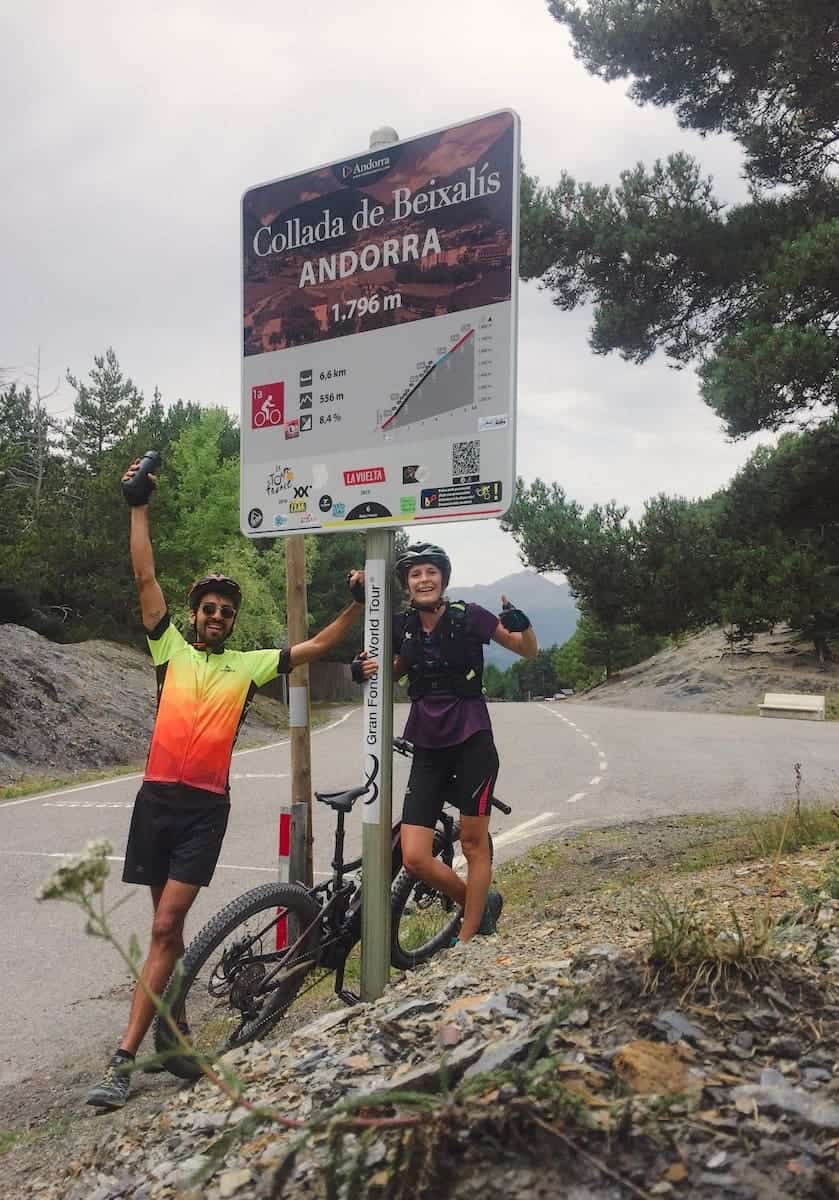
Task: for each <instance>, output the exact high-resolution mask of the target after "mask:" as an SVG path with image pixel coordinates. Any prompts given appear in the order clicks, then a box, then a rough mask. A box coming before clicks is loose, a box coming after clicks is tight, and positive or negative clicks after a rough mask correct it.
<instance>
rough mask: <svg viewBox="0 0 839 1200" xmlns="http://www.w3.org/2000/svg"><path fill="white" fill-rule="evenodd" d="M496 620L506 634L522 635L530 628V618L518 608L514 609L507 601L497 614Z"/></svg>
mask: <svg viewBox="0 0 839 1200" xmlns="http://www.w3.org/2000/svg"><path fill="white" fill-rule="evenodd" d="M498 620H499V621H500V622H501V624H502V625H503V626H504V628H505V629H506V630H507V632H508V633H524V631H525V630H526V629H529V628H530V618H529V617H528V616H526V614H525V613H523V612H522V611H521V609H520V608H514V607H513V605H512V604H511V603H510V601H509V600H508V601H507V603H506V604H505V605H504V607H503V608H502V610H501V612H500V613H499V614H498Z"/></svg>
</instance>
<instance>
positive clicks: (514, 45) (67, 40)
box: [0, 0, 754, 585]
mask: <svg viewBox="0 0 839 1200" xmlns="http://www.w3.org/2000/svg"><path fill="white" fill-rule="evenodd" d="M264 12H265V15H263V13H262V12H261V11H260V10H259V8H258V6H254V5H247V6H246V5H237V4H233V3H229V2H225V3H222V2H220V0H201V2H200V3H199V2H198V0H196V2H185V3H179V2H178V0H167V2H166V3H158V2H154V0H152V2H149V0H146V3H144V4H137V3H136V2H135V3H131V4H129V3H127V2H125V0H111V2H110V3H107V4H106V3H104V2H102V3H93V2H88V0H73V3H66V0H42V2H40V3H39V2H38V0H35V2H34V3H32V4H30V5H11V4H7V5H4V6H3V11H2V12H0V79H2V80H3V84H4V85H5V88H6V91H7V94H6V97H5V103H4V104H3V113H4V118H5V119H4V126H5V128H4V130H3V135H4V136H3V160H4V161H3V167H4V169H3V173H2V175H3V184H2V194H1V195H0V204H2V206H3V219H2V231H1V232H0V237H2V264H3V277H4V278H3V283H4V286H3V289H2V296H1V297H0V365H3V366H8V367H11V368H13V369H14V371H15V373H17V374H19V375H22V374H23V372H24V371H25V370H26V369H27V368H28V367H30V366H31V364H32V363H33V361H34V359H35V356H36V353H37V351H38V348H39V347H40V352H41V362H42V376H43V386H44V387H49V386H50V385H54V384H55V382H56V381H57V380H58V379H59V378H61V377H62V376H63V374H64V371H65V370H66V369H67V368H68V367H69V368H70V369H71V370H72V371H73V372H74V374H77V375H82V376H84V375H86V374H87V371H88V370H89V368H90V366H91V365H92V360H93V356H94V354H98V353H102V352H103V351H104V349H105V348H106V347H107V346H109V345H112V346H113V347H114V348H115V350H116V352H117V355H118V357H119V360H120V362H121V364H122V366H123V368H124V370H125V371H126V372H127V373H128V374H129V375H131V377H132V378H133V379H134V381H135V383H137V385H138V386H139V387H140V388H141V389H142V390H143V391H144V392H145V393H146V395H147V396H150V395H151V393H152V390H153V388H154V387H155V385H157V386H158V387H160V389H161V391H162V393H163V397H164V400H166V401H174V400H175V399H177V398H178V397H182V398H183V399H185V400H196V401H199V402H201V403H202V404H223V405H227V406H229V407H230V408H232V409H236V410H238V407H239V372H240V324H241V322H240V319H239V271H240V266H239V201H240V196H241V193H242V191H243V190H244V189H245V188H246V187H248V186H250V185H253V184H255V183H257V182H260V181H262V180H265V179H270V178H274V177H279V176H283V175H287V174H292V173H294V172H297V171H303V170H305V169H306V168H307V167H311V166H314V165H317V164H319V163H322V162H328V161H331V160H333V159H337V158H342V157H347V156H349V155H352V154H353V153H355V152H357V151H360V150H363V149H365V148H366V146H367V142H368V136H369V133H370V131H371V129H373V128H375V127H376V126H379V125H382V124H390V125H393V126H394V127H395V128H396V129H397V130H398V132H399V134H400V136H401V137H410V136H414V135H416V134H418V133H421V132H423V131H424V130H427V129H435V128H438V127H440V126H444V125H447V124H450V123H454V122H456V121H460V120H463V119H465V118H468V117H471V116H476V115H478V114H481V113H484V112H489V111H491V110H494V109H497V108H502V107H512V108H515V109H516V110H517V111H518V112H519V114H520V116H521V119H522V147H523V155H524V161H525V164H526V166H527V168H528V169H529V170H530V171H532V172H535V173H536V174H537V175H539V176H540V178H541V179H542V180H543V182H545V183H549V182H553V181H555V180H556V178H557V177H558V175H559V173H560V171H562V170H567V171H569V172H571V173H572V174H573V175H575V176H576V177H577V178H579V179H581V180H583V179H589V180H592V181H595V182H598V183H606V182H615V181H616V180H617V176H618V173H619V171H620V170H621V169H622V168H625V167H630V166H632V165H633V164H634V163H635V162H636V161H639V160H642V161H645V162H647V163H650V162H652V160H653V159H654V158H655V157H657V156H664V155H666V154H668V153H671V152H672V151H675V150H679V149H687V150H688V151H691V152H694V153H696V154H697V155H698V156H699V157H700V159H701V161H702V162H703V164H704V165H705V167H706V169H707V171H709V172H710V173H711V174H713V175H714V177H715V179H716V181H717V185H718V191H719V194H720V195H721V196H722V197H723V198H724V199H726V200H728V201H732V200H737V199H741V198H742V197H743V196H744V194H745V193H744V189H743V185H742V182H741V179H740V157H739V153H738V151H737V148H736V147H735V146H734V145H733V144H732V143H729V142H727V141H726V140H724V139H721V138H715V139H710V140H708V141H706V142H702V141H701V140H700V139H699V138H697V137H695V136H693V135H691V134H687V133H684V132H683V131H680V130H679V129H678V127H677V125H676V123H675V121H674V119H673V117H672V116H671V114H670V113H669V112H661V111H656V110H653V109H644V110H642V109H639V108H636V107H635V106H634V105H633V104H631V103H630V101H629V100H628V99H627V98H626V96H625V91H626V88H625V85H624V84H623V83H617V84H611V85H607V84H604V83H602V82H600V81H599V80H595V79H592V78H591V77H590V76H589V75H587V73H586V72H585V71H584V70H583V68H582V66H581V65H580V64H579V63H577V62H576V61H575V59H574V57H573V55H572V52H571V49H570V46H569V39H568V35H567V33H566V31H565V29H564V28H563V27H562V26H560V25H558V24H557V23H556V22H555V21H553V20H552V18H551V17H550V16H549V15H548V12H547V8H546V5H545V4H544V2H543V0H481V2H480V3H474V2H472V0H424V3H423V4H422V5H414V4H410V5H408V4H400V3H395V2H394V0H389V2H388V3H385V2H383V0H357V2H356V3H354V4H347V3H345V2H343V0H320V2H319V3H318V4H298V3H294V4H292V3H289V2H288V0H285V2H283V0H281V2H280V3H278V4H274V5H271V6H268V8H267V9H265V10H264ZM520 299H521V307H520V343H519V393H518V405H519V408H518V412H519V418H518V463H517V468H518V471H519V473H520V474H523V475H524V476H525V478H526V479H528V480H530V479H532V478H534V477H535V476H537V475H539V476H541V477H542V478H544V479H547V480H556V481H557V482H559V483H561V484H562V486H563V487H564V488H565V489H566V492H567V493H568V495H569V496H571V497H573V498H575V499H577V500H579V501H581V502H582V503H583V504H585V505H589V504H592V503H595V502H604V501H606V500H608V499H610V498H612V497H614V498H615V499H618V500H620V501H622V502H624V503H627V504H629V505H630V506H631V507H632V509H633V511H635V512H640V509H641V506H642V504H643V501H644V500H645V499H646V498H647V497H649V496H651V495H655V494H656V493H658V492H661V491H664V492H669V493H676V494H681V495H686V496H690V497H693V496H701V495H707V494H708V493H710V492H711V491H713V490H714V489H715V488H717V487H719V486H720V485H722V484H724V483H725V482H726V481H727V480H728V479H729V478H730V477H731V475H732V474H733V473H734V472H735V471H736V470H737V468H738V467H739V466H740V464H741V463H743V462H744V461H745V459H746V457H747V455H748V453H749V452H750V451H751V449H752V448H753V445H754V443H738V444H736V445H730V444H728V443H726V441H725V439H724V436H723V433H722V431H721V429H720V425H719V422H718V421H717V420H716V418H715V417H714V416H713V414H712V413H711V412H710V410H709V409H707V408H706V406H705V405H703V404H702V402H701V400H700V398H699V394H698V389H697V386H696V380H695V377H694V375H693V373H692V372H691V371H687V372H681V373H677V372H674V371H671V370H669V369H668V367H667V366H666V364H665V363H664V361H663V360H662V361H657V362H653V363H650V364H647V365H646V366H645V367H636V366H632V365H630V364H627V363H624V362H623V361H622V360H621V359H620V358H619V357H617V356H611V357H609V358H605V359H604V358H597V357H595V356H594V355H593V354H592V353H591V352H590V350H589V348H588V345H587V340H586V334H587V325H588V317H587V314H585V313H583V312H577V313H573V314H566V313H561V312H559V311H558V310H556V309H554V308H553V306H552V305H551V303H550V301H549V299H548V298H547V296H546V295H544V294H543V293H540V292H539V291H538V289H537V288H536V287H534V286H531V285H528V286H527V287H522V288H521V293H520ZM51 404H52V407H53V408H54V410H55V411H56V412H65V413H66V412H67V411H69V408H70V406H71V404H72V392H71V390H70V389H69V388H68V387H67V386H66V385H64V386H63V387H62V389H61V390H60V391H59V393H58V394H57V395H56V397H55V398H54V399H53V400H52V401H51ZM434 536H435V537H437V538H439V539H440V540H441V541H444V542H445V544H446V545H447V547H448V548H449V549H450V552H451V553H452V556H453V558H454V560H455V570H454V576H453V578H454V582H455V584H457V583H460V584H462V585H466V584H472V583H487V582H490V581H492V580H493V579H496V578H499V577H500V576H502V575H504V574H507V573H509V572H512V571H515V570H518V569H521V564H520V562H519V560H518V557H517V554H516V549H515V545H514V543H513V541H512V539H511V538H510V537H508V536H507V535H505V534H503V533H502V532H501V531H500V529H499V528H498V527H497V525H496V524H495V522H492V521H483V522H479V523H470V524H465V525H464V524H461V525H457V526H455V525H446V526H442V527H441V526H440V525H439V523H438V524H437V526H436V531H435V534H434Z"/></svg>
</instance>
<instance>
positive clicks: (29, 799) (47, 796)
mask: <svg viewBox="0 0 839 1200" xmlns="http://www.w3.org/2000/svg"><path fill="white" fill-rule="evenodd" d="M356 711H357V710H356V709H354V708H353V709H351V710H350V711H349V712H347V713H344V715H343V717H339V718H338V720H337V721H332V722H331V723H330V724H329V725H324V726H322V728H320V729H313V730H312V737H316V736H317V735H318V734H320V733H329V731H330V729H337V728H338V726H339V725H343V724H344V722H345V721H347V720H349V718H350V717H351V716H353V714H354V713H355V712H356ZM289 740H290V739H289V738H284V739H283V740H282V741H280V742H269V744H268V745H267V746H252V747H251V749H250V750H236V751H234V753H233V757H234V758H241V757H243V756H244V755H245V754H256V753H257V751H261V750H275V749H276V748H277V747H278V746H287V745H288V744H289ZM142 778H143V776H142V774H140V775H113V776H112V777H111V778H110V779H100V780H99V782H98V783H81V784H78V785H77V786H76V787H69V788H59V789H58V790H57V791H55V792H39V793H38V794H37V795H36V796H23V797H21V799H19V800H0V812H2V811H3V810H4V809H6V808H16V807H17V806H18V804H33V803H34V802H35V801H36V800H51V799H52V798H53V797H54V796H70V795H72V794H73V793H74V792H87V791H91V790H92V789H93V788H101V787H109V786H110V785H111V784H112V783H119V782H120V781H130V780H132V779H142Z"/></svg>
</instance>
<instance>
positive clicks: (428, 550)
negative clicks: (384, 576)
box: [396, 542, 452, 590]
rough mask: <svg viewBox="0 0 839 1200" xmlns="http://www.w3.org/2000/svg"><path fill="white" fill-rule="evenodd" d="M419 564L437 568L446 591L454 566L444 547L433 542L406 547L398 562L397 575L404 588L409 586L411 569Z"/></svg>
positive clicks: (416, 543)
mask: <svg viewBox="0 0 839 1200" xmlns="http://www.w3.org/2000/svg"><path fill="white" fill-rule="evenodd" d="M418 563H431V565H432V566H434V567H437V569H438V570H439V571H440V573H441V575H442V576H443V588H444V590H445V588H447V587H448V586H449V577H450V575H451V573H452V564H451V560H450V559H449V556H448V554H446V552H445V550H444V549H443V548H442V546H435V545H434V544H433V543H432V542H415V543H414V545H413V546H406V548H405V549H404V550H403V551H402V553H401V554H400V555H399V557H398V558H397V560H396V574H397V577H398V579H399V582H400V583H401V584H402V586H403V587H406V586H407V583H408V572H409V571H410V569H411V567H415V566H417V564H418Z"/></svg>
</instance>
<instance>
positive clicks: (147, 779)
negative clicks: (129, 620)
mask: <svg viewBox="0 0 839 1200" xmlns="http://www.w3.org/2000/svg"><path fill="white" fill-rule="evenodd" d="M138 464H139V460H138V461H137V462H134V463H132V465H131V467H129V469H128V471H127V472H126V474H125V476H124V477H123V479H124V481H126V482H127V481H129V480H131V479H132V478H133V476H134V474H135V473H136V471H137V467H138ZM148 479H149V481H150V482H149V483H148V485H147V486H146V487H145V488H144V490H143V491H142V492H141V494H140V496H139V497H137V496H135V497H133V498H131V499H129V498H128V493H126V498H127V499H128V502H129V504H131V505H132V507H131V532H130V542H129V545H130V553H131V563H132V566H133V568H134V578H135V579H136V582H137V589H138V592H139V596H140V610H141V614H142V619H143V626H144V627H145V630H146V633H147V635H148V644H149V649H150V650H151V656H152V661H153V663H154V665H155V669H156V672H157V716H156V718H155V724H154V730H153V732H152V737H151V744H150V747H149V755H148V760H147V763H146V770H145V773H144V776H143V783H142V786H141V787H140V791H139V792H138V794H137V799H136V801H135V804H134V811H133V814H132V818H131V829H130V832H129V836H128V846H127V849H126V852H125V867H124V871H123V880H124V881H125V882H126V883H135V884H137V883H139V884H145V885H146V886H148V887H149V889H150V891H151V900H152V907H153V911H154V918H153V923H152V929H151V942H150V948H149V952H148V957H147V958H146V961H145V964H144V966H143V970H142V983H141V984H138V985H137V987H136V988H135V991H134V997H133V1000H132V1004H131V1011H130V1014H129V1018H128V1025H127V1027H126V1030H125V1034H124V1036H123V1037H122V1040H121V1041H120V1043H119V1047H118V1048H117V1050H116V1052H115V1054H114V1055H113V1057H112V1059H111V1061H110V1063H109V1066H108V1068H107V1070H106V1072H105V1075H104V1077H103V1079H102V1080H101V1082H100V1083H99V1084H97V1086H96V1087H94V1088H92V1089H91V1091H90V1092H89V1093H88V1097H87V1103H88V1104H92V1105H94V1106H96V1107H97V1108H106V1109H113V1108H120V1107H121V1106H122V1105H123V1104H124V1103H125V1101H126V1098H127V1096H128V1089H129V1075H130V1069H131V1066H132V1064H133V1062H134V1056H135V1054H136V1053H137V1050H138V1049H139V1046H140V1043H141V1042H142V1040H143V1038H144V1037H145V1035H146V1033H147V1032H148V1029H149V1026H150V1025H151V1022H152V1019H153V1017H154V1013H155V1009H154V1006H153V1004H152V1002H151V1000H150V999H149V997H148V995H147V992H146V990H145V988H144V987H143V984H145V985H146V987H147V988H149V989H151V991H152V992H155V993H157V994H158V995H159V994H160V993H161V992H162V991H163V989H164V987H165V985H166V982H167V980H168V978H169V976H170V975H171V973H172V970H173V968H174V966H175V963H176V962H177V960H178V959H179V958H180V957H181V956H182V955H183V952H184V941H183V929H184V922H185V920H186V916H187V913H188V912H189V910H190V908H191V907H192V904H193V902H194V900H195V898H196V896H197V895H198V892H199V890H200V889H201V888H202V887H206V886H207V884H209V882H210V880H211V879H212V876H213V872H214V870H215V866H216V863H217V861H218V856H219V852H220V850H221V844H222V840H223V838H224V834H225V830H226V828H227V818H228V813H229V811H230V784H229V771H230V760H231V755H232V753H233V746H234V743H235V741H236V736H237V734H238V732H239V727H240V725H241V723H242V721H243V719H244V717H245V714H246V712H247V709H248V706H249V704H250V701H251V699H252V697H253V694H254V692H255V691H256V690H257V688H259V687H262V685H263V684H266V683H268V682H269V681H270V680H271V679H275V678H276V677H277V675H286V674H288V673H289V671H291V670H292V668H294V667H297V666H301V665H302V664H303V663H308V662H313V661H314V660H315V659H318V658H322V657H323V656H324V655H325V654H328V653H329V652H330V651H331V650H333V649H335V647H337V646H338V645H339V643H340V642H341V641H342V640H343V639H344V638H345V637H346V636H347V634H348V633H349V632H350V629H351V628H352V626H353V624H354V623H355V621H356V619H357V618H358V616H359V615H360V613H361V612H362V610H363V603H360V602H359V601H358V600H357V599H353V600H352V602H351V603H350V604H348V605H347V607H346V608H345V609H344V610H343V612H341V613H340V614H339V615H338V616H337V617H336V619H335V620H334V621H333V622H332V623H331V624H330V625H327V627H326V628H325V629H323V630H321V632H320V633H318V634H315V636H314V637H312V638H309V639H308V640H307V641H304V642H300V643H298V644H297V645H295V646H291V647H285V648H284V649H282V650H250V651H239V650H228V649H227V648H226V645H225V643H226V641H227V639H228V638H229V637H230V635H231V633H232V632H233V629H234V626H235V624H236V616H237V614H238V611H239V608H240V605H241V603H242V593H241V590H240V588H239V585H238V584H237V583H236V582H235V580H233V579H229V578H228V577H226V576H224V575H206V576H204V577H203V578H202V579H198V580H196V582H195V583H194V584H193V585H192V587H191V588H190V591H189V595H188V597H187V600H188V604H189V629H188V635H187V637H186V638H184V637H183V636H182V635H181V634H180V633H179V631H178V630H177V629H176V628H175V626H174V624H173V623H172V620H171V617H170V614H169V610H168V608H167V606H166V601H165V600H164V598H163V592H162V591H161V589H160V585H159V583H158V582H157V578H156V576H155V568H154V555H153V551H152V544H151V536H150V533H149V517H148V512H149V510H148V501H149V498H150V495H151V492H152V490H153V488H154V484H155V480H154V476H149V477H148ZM362 583H363V574H362V573H361V572H353V573H352V574H351V576H350V579H349V584H350V587H351V589H353V588H354V589H355V592H356V593H358V592H359V590H360V587H361V585H362ZM368 673H369V668H368Z"/></svg>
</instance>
